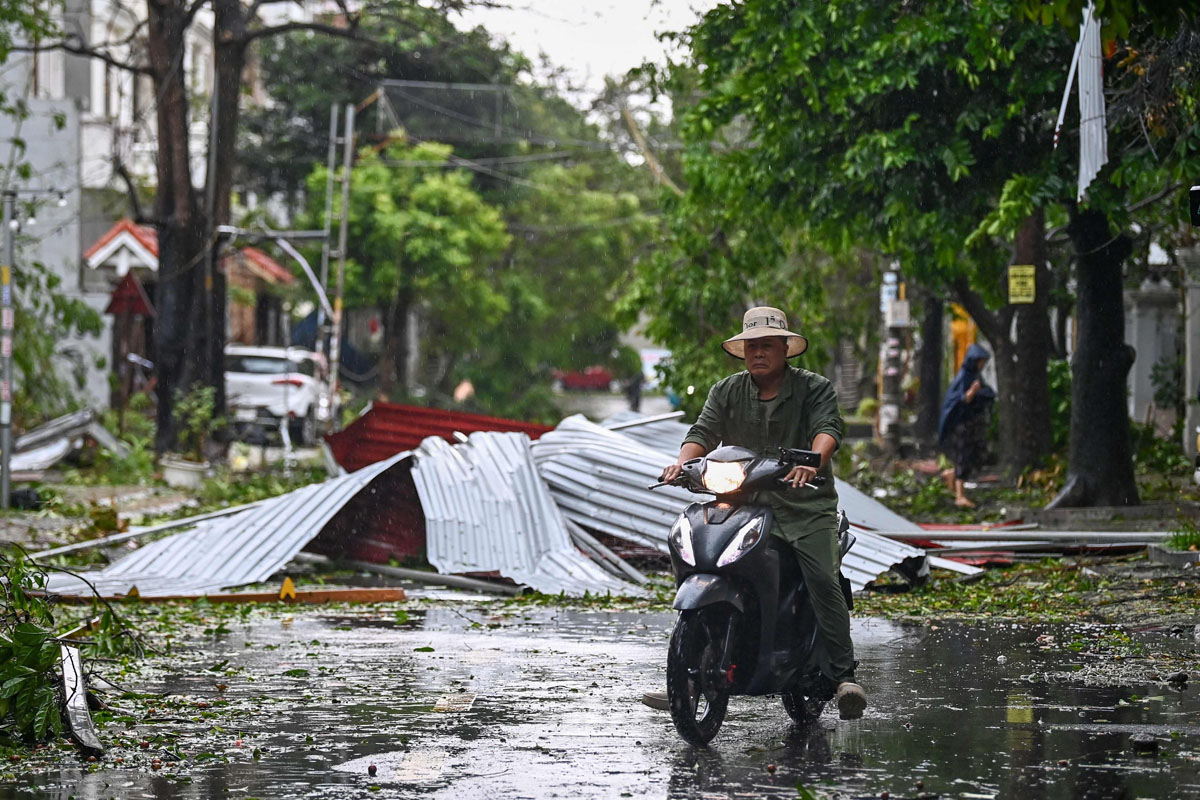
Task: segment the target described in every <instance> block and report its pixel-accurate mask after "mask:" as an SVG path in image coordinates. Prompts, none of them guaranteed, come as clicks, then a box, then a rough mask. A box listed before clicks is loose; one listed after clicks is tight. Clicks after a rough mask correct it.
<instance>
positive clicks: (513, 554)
mask: <svg viewBox="0 0 1200 800" xmlns="http://www.w3.org/2000/svg"><path fill="white" fill-rule="evenodd" d="M412 475H413V481H414V482H415V483H416V486H417V492H418V494H419V495H420V497H421V505H422V507H423V508H424V510H425V537H426V553H427V555H428V558H429V563H431V564H433V565H434V566H435V567H437V568H438V571H439V572H444V573H445V572H491V571H497V572H499V573H500V574H501V575H503V576H504V577H506V578H511V579H513V580H514V581H516V582H517V583H521V584H524V585H526V586H531V587H533V588H534V589H537V590H538V591H541V592H548V593H558V592H565V593H566V594H569V595H582V594H583V593H584V592H585V591H591V592H597V591H600V592H603V591H610V592H613V593H623V594H628V593H631V592H633V593H636V592H638V591H640V590H639V589H638V588H636V587H634V586H632V584H628V583H625V582H624V581H621V580H619V579H617V578H615V577H614V576H612V575H610V574H608V573H607V572H605V571H604V570H603V569H601V568H600V567H599V566H597V565H596V564H595V563H594V562H592V561H591V560H590V559H588V558H587V557H586V556H584V555H583V554H582V553H580V552H579V550H578V549H577V548H576V547H575V545H574V544H573V543H572V542H571V538H570V534H569V533H568V531H567V529H566V526H565V524H564V522H563V518H562V515H561V514H560V512H559V509H558V507H557V506H556V505H555V503H554V500H553V498H552V497H551V496H550V493H549V491H548V490H547V489H546V486H545V484H544V483H543V482H542V480H541V478H540V477H539V476H538V472H537V469H536V467H535V466H534V463H533V460H532V459H531V458H530V442H529V437H528V436H526V435H525V434H523V433H496V432H478V433H473V434H471V436H470V437H469V438H468V440H467V442H466V443H465V444H461V445H455V446H451V445H450V444H448V443H447V442H445V441H444V440H442V439H440V438H436V437H430V438H428V439H426V440H425V441H424V442H422V443H421V446H420V447H419V448H418V449H417V451H416V464H415V466H414V467H413V471H412Z"/></svg>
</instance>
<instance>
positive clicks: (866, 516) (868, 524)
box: [603, 411, 924, 533]
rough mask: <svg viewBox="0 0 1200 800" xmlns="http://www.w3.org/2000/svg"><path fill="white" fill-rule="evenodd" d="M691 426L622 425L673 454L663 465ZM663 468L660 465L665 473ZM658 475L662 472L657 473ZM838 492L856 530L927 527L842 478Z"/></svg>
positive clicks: (617, 419) (629, 417)
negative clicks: (898, 512)
mask: <svg viewBox="0 0 1200 800" xmlns="http://www.w3.org/2000/svg"><path fill="white" fill-rule="evenodd" d="M638 416H639V415H637V414H634V413H631V412H627V411H626V412H622V413H620V414H615V415H613V416H612V417H610V418H608V419H606V420H605V421H604V423H603V424H605V425H608V424H613V423H623V422H631V421H633V420H634V419H636V418H637V417H638ZM688 428H689V426H688V425H685V424H684V423H682V422H676V421H674V420H662V421H659V422H650V423H647V424H645V425H636V426H633V427H629V428H622V429H621V431H620V433H622V434H623V435H625V436H628V437H630V438H631V439H636V440H637V441H639V442H641V443H642V444H644V445H646V446H647V447H650V448H653V449H655V450H658V451H660V452H662V453H663V454H664V455H666V456H668V457H669V461H667V462H663V461H661V459H660V462H659V463H660V464H666V463H670V461H674V460H675V458H676V457H678V455H679V447H680V446H681V445H682V444H683V437H684V436H686V435H687V432H688ZM661 470H662V467H661V466H660V467H659V471H660V472H661ZM655 475H656V476H657V475H658V473H657V472H656V473H655ZM834 481H835V484H836V486H837V491H838V505H839V506H840V507H841V508H842V510H844V511H845V512H846V516H847V517H849V519H850V523H851V524H852V525H854V527H855V529H856V532H858V531H873V532H885V533H908V532H912V533H922V532H924V529H923V528H922V527H921V526H920V525H918V524H916V523H915V522H913V521H911V520H909V519H906V518H904V517H902V516H900V515H899V514H897V513H896V512H895V511H892V510H891V509H890V508H888V507H887V506H885V505H884V504H883V503H880V502H879V501H878V500H876V499H874V498H872V497H870V496H868V495H867V494H865V493H863V492H861V491H859V490H858V489H856V488H854V487H853V486H851V485H850V484H849V483H846V481H844V480H842V479H841V478H835V479H834Z"/></svg>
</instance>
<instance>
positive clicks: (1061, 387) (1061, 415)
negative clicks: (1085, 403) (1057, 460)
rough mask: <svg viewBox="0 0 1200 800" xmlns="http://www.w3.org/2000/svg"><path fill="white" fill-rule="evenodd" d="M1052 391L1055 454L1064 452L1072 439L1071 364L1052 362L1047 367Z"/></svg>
mask: <svg viewBox="0 0 1200 800" xmlns="http://www.w3.org/2000/svg"><path fill="white" fill-rule="evenodd" d="M1046 377H1047V383H1048V385H1049V389H1050V435H1051V437H1052V442H1053V444H1052V449H1053V450H1054V452H1062V451H1063V450H1064V449H1065V448H1066V446H1067V443H1068V442H1069V441H1070V438H1071V362H1070V361H1068V360H1066V359H1061V360H1056V361H1051V362H1050V363H1049V364H1047V366H1046Z"/></svg>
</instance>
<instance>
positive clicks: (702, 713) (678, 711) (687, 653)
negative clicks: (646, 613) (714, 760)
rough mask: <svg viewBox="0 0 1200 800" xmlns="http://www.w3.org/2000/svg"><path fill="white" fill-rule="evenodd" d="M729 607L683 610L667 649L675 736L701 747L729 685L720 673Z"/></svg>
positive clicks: (713, 729) (716, 723) (716, 726)
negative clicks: (677, 732) (669, 646)
mask: <svg viewBox="0 0 1200 800" xmlns="http://www.w3.org/2000/svg"><path fill="white" fill-rule="evenodd" d="M728 627H729V611H728V610H727V609H725V608H723V607H721V606H705V607H704V608H700V609H695V610H692V611H684V612H682V613H681V614H680V615H679V620H678V621H677V622H676V623H675V630H674V631H672V632H671V648H670V650H669V651H668V652H667V702H668V703H669V704H670V707H671V721H672V722H674V723H675V729H676V730H677V731H679V735H680V736H682V737H683V738H684V739H685V740H686V741H688V742H689V743H691V744H694V745H698V746H700V747H703V746H705V745H707V744H708V743H709V742H710V741H712V739H713V737H714V736H716V735H717V731H719V730H720V729H721V723H722V722H724V721H725V709H726V707H727V706H728V704H729V688H728V687H727V686H726V685H725V683H724V676H722V675H721V674H720V669H721V656H722V652H721V651H722V648H723V647H724V640H725V632H726V630H727V629H728Z"/></svg>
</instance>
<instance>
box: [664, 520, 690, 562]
mask: <svg viewBox="0 0 1200 800" xmlns="http://www.w3.org/2000/svg"><path fill="white" fill-rule="evenodd" d="M667 540H668V541H669V542H670V543H671V546H672V547H674V548H675V550H676V552H678V553H679V557H680V558H682V559H683V560H684V562H686V563H688V564H691V565H692V566H693V567H694V566H696V553H695V552H694V551H693V550H692V523H690V522H688V518H687V516H686V515H684V514H680V515H679V519H677V520H675V524H674V525H672V526H671V533H670V534H669V535H668V536H667Z"/></svg>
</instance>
